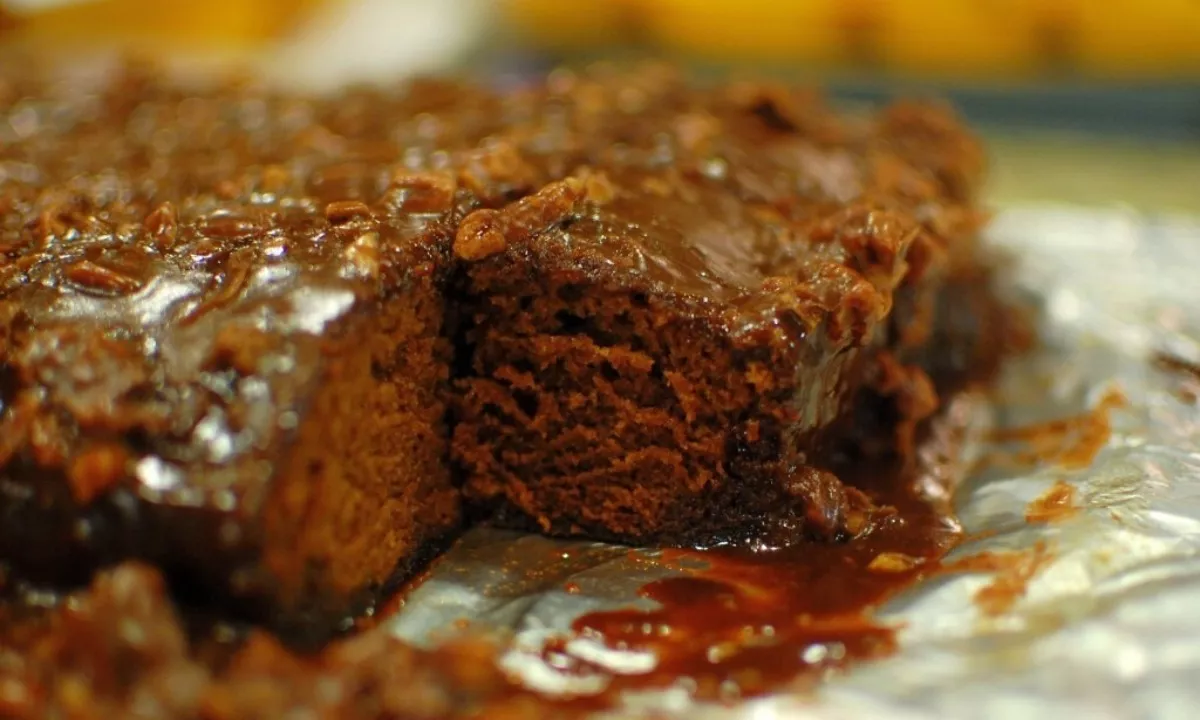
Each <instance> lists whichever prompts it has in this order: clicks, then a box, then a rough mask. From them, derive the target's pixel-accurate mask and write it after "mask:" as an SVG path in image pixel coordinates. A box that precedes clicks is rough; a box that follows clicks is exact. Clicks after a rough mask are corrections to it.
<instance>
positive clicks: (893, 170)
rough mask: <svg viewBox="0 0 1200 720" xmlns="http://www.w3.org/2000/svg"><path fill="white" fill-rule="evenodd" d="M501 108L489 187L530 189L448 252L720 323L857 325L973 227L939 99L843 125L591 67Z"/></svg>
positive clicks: (476, 223)
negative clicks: (651, 300)
mask: <svg viewBox="0 0 1200 720" xmlns="http://www.w3.org/2000/svg"><path fill="white" fill-rule="evenodd" d="M502 113H503V117H504V122H503V123H501V125H500V126H499V128H497V129H495V131H494V132H493V133H492V134H491V135H490V136H489V138H488V140H487V142H488V143H489V145H490V147H491V148H492V154H491V157H492V159H493V160H494V162H492V164H491V168H492V170H493V172H492V175H491V178H490V179H491V180H492V181H493V182H496V181H497V180H499V181H500V182H501V184H502V185H505V184H506V186H507V187H527V188H541V189H540V191H538V192H535V193H534V194H532V195H528V196H526V197H525V198H523V199H522V200H520V201H519V202H516V203H511V204H508V205H506V206H504V207H502V208H500V209H485V210H482V211H480V212H478V213H476V215H474V216H472V217H470V218H468V219H467V221H465V222H464V224H463V226H462V227H460V229H459V232H458V240H457V242H456V253H457V254H458V256H459V257H460V258H462V259H465V260H468V261H478V260H482V259H484V258H486V257H488V256H490V255H493V254H496V253H498V252H501V251H504V250H507V249H510V248H511V249H512V250H513V251H515V252H518V253H525V252H528V253H530V254H532V256H533V257H535V258H537V259H538V260H539V261H540V263H541V264H542V265H543V266H544V267H547V268H553V269H554V271H555V272H559V273H561V274H562V275H563V276H564V277H567V276H571V275H577V276H579V277H580V278H581V280H582V279H584V278H586V280H587V282H589V283H591V284H594V285H609V286H611V287H613V288H616V289H622V290H628V291H635V292H642V293H646V294H649V295H652V296H656V297H660V298H664V299H670V300H671V301H673V304H674V306H675V307H676V309H680V310H684V311H686V312H688V313H692V314H701V315H704V316H705V317H707V318H711V319H713V320H715V321H716V322H717V323H718V324H719V325H721V326H722V327H723V328H724V329H725V330H727V331H735V332H751V333H755V332H758V331H760V330H763V329H770V328H774V327H776V326H777V325H778V322H779V311H780V310H781V309H783V308H786V307H789V306H790V307H792V308H793V309H794V310H795V312H794V313H791V315H793V316H795V317H799V318H800V319H801V321H802V322H801V324H802V325H804V326H805V328H806V329H805V330H804V331H803V332H809V331H811V330H812V329H813V328H815V327H816V325H817V324H819V322H820V319H821V318H823V317H827V316H828V315H829V314H830V313H834V312H836V311H837V310H839V309H840V308H844V307H846V306H849V305H857V306H861V307H862V308H863V310H864V312H865V314H866V315H867V316H869V317H868V318H866V320H867V322H866V324H867V325H870V324H871V322H870V320H872V319H873V320H879V319H881V318H882V317H883V316H885V315H886V314H887V312H888V311H889V309H890V305H891V302H892V294H893V292H894V290H895V289H896V287H897V286H898V285H899V284H900V283H901V282H902V281H904V279H905V278H906V277H910V278H913V279H916V278H917V277H919V276H920V275H921V274H922V273H924V272H926V271H927V270H928V266H929V265H931V264H936V263H938V262H940V261H942V260H944V258H942V257H940V256H942V255H945V254H946V252H945V251H946V250H948V249H950V248H952V247H953V246H954V245H955V244H956V243H957V244H962V243H965V242H967V240H968V239H969V237H970V236H971V235H972V234H973V233H974V230H975V228H976V227H977V223H978V217H977V216H976V214H975V212H974V211H973V209H972V207H971V201H972V199H973V195H974V193H975V191H976V186H977V185H978V181H979V177H980V175H981V172H982V157H981V155H980V151H979V147H978V145H977V144H976V142H975V141H974V139H973V138H971V137H970V136H969V135H968V134H967V133H966V132H965V130H963V129H962V127H961V126H960V125H959V124H958V122H957V121H956V120H955V119H954V117H953V116H952V115H951V114H950V113H948V112H947V111H946V110H944V109H942V108H940V107H936V106H918V105H909V104H898V105H894V106H891V107H889V108H887V109H885V110H883V111H881V112H879V113H878V114H876V115H874V116H853V115H846V114H840V113H836V112H834V111H833V110H832V109H831V108H830V107H828V106H827V105H826V104H825V103H824V102H823V101H822V100H821V99H820V97H819V96H817V95H815V94H813V93H811V92H804V91H798V90H790V89H787V88H782V87H775V86H763V85H751V84H738V83H733V84H727V85H722V86H717V87H713V88H698V87H696V86H693V85H689V84H688V83H686V82H684V81H683V80H682V79H681V78H680V77H678V76H677V75H676V74H674V73H672V72H670V71H667V70H657V69H653V68H651V69H643V70H641V71H640V72H638V73H632V74H630V73H623V72H618V71H609V70H605V69H603V68H601V69H598V70H595V71H592V72H590V73H587V74H583V75H576V74H572V73H558V74H553V75H551V76H550V78H549V79H548V80H547V81H546V82H545V83H543V84H541V85H538V86H535V87H531V88H526V89H524V90H522V91H518V92H515V93H512V94H510V95H508V96H506V97H505V98H504V99H503V110H502ZM496 160H501V161H496ZM547 181H551V182H557V184H551V185H546V184H545V183H546V182H547ZM481 195H482V196H483V197H484V198H485V200H486V199H487V195H488V193H487V191H486V190H485V191H483V192H481ZM490 204H493V205H494V204H495V203H490ZM913 246H919V247H920V249H919V251H915V252H910V248H912V247H913ZM868 305H869V306H871V307H869V308H868V307H866V306H868ZM847 337H849V336H847ZM860 339H861V338H860ZM838 342H840V341H838Z"/></svg>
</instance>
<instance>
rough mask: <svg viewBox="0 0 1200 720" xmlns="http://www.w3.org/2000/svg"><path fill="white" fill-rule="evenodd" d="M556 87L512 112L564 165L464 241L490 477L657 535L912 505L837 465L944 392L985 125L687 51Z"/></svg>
mask: <svg viewBox="0 0 1200 720" xmlns="http://www.w3.org/2000/svg"><path fill="white" fill-rule="evenodd" d="M542 93H543V94H542V95H541V97H540V98H539V99H538V101H536V102H535V103H533V106H534V107H535V108H536V110H535V111H533V112H529V113H526V114H525V115H524V122H525V123H526V124H525V125H522V124H521V120H517V121H515V123H514V125H513V126H510V127H509V128H508V129H507V130H506V132H505V135H504V136H502V137H503V139H504V140H505V141H507V142H510V143H511V144H512V146H513V147H515V148H517V150H514V151H513V153H512V154H513V155H515V156H519V157H520V158H521V159H522V160H523V162H524V163H526V167H525V168H524V169H522V170H520V171H514V172H512V174H513V175H515V176H537V175H539V174H541V175H543V176H550V178H551V179H552V180H553V179H554V178H555V177H557V176H563V177H562V179H558V180H557V181H553V182H551V184H549V185H545V186H544V187H542V189H540V190H539V191H538V192H536V193H534V194H532V195H529V196H527V197H526V198H524V199H522V200H520V201H518V202H515V203H511V204H509V205H507V206H505V207H503V208H501V209H481V210H479V211H476V212H475V213H473V214H471V215H469V216H467V217H466V218H465V219H464V221H463V223H462V224H461V225H460V226H459V228H458V233H457V238H456V241H455V247H454V249H455V254H456V256H457V258H458V259H459V260H461V261H462V262H463V263H464V265H465V269H464V277H465V286H464V290H463V292H464V297H463V299H462V301H461V304H460V308H459V314H460V315H461V317H462V320H461V322H462V326H461V328H460V329H459V332H460V333H461V340H460V347H461V350H460V352H461V353H462V355H463V357H462V358H460V361H461V362H462V363H463V371H462V373H461V377H459V378H457V379H456V381H455V382H456V386H457V387H458V388H459V390H460V396H459V402H458V404H457V405H456V410H457V413H458V415H457V416H456V422H455V429H454V441H453V452H454V458H455V460H456V461H457V462H458V463H460V465H461V466H462V467H463V468H464V469H465V486H464V488H465V496H466V498H467V499H468V500H469V501H470V502H472V503H474V504H475V505H476V506H477V507H478V508H480V509H481V513H482V514H485V515H489V516H493V517H497V518H499V521H500V522H503V523H508V524H516V525H518V526H523V527H530V528H533V529H536V530H540V531H543V532H548V533H552V534H583V535H587V536H591V537H598V538H604V539H610V540H617V541H622V542H631V543H668V544H689V545H691V544H699V545H713V544H725V543H728V542H741V541H744V540H752V541H755V540H756V539H759V538H761V537H762V536H763V534H764V533H767V532H770V533H771V534H772V535H773V536H774V537H776V538H783V537H787V536H790V539H791V540H792V541H795V540H799V539H803V538H805V537H809V538H811V537H813V536H816V537H818V538H823V539H833V538H845V537H847V536H850V535H854V534H857V533H860V532H863V531H864V530H866V529H868V528H869V526H870V524H871V522H872V519H873V518H874V517H877V516H878V515H879V513H880V512H884V513H886V512H887V511H886V509H883V508H876V507H874V506H873V502H872V501H871V499H870V498H869V497H867V496H864V495H863V494H862V493H859V492H858V491H856V490H855V489H853V488H848V487H844V486H843V485H842V484H841V483H840V482H839V481H838V480H837V478H836V477H835V475H834V474H833V473H831V471H832V470H834V469H835V465H836V464H837V463H839V462H841V461H843V459H844V458H845V457H846V456H847V455H851V456H853V455H861V454H862V453H863V452H871V453H875V452H894V453H896V454H897V456H898V457H901V458H902V457H903V456H904V455H906V454H907V453H909V452H910V451H911V445H912V442H913V437H914V428H915V427H916V425H917V424H918V423H920V422H921V421H922V420H923V419H924V418H926V417H927V416H928V415H929V414H930V413H932V412H933V411H934V410H935V409H936V407H937V398H936V394H935V392H934V388H933V385H932V383H931V381H930V379H929V378H928V376H927V375H926V374H925V372H924V370H923V369H922V367H921V366H920V365H919V364H916V363H914V362H913V361H914V360H917V359H919V358H925V357H926V355H927V353H924V352H922V350H923V348H924V347H925V346H926V344H927V343H928V342H929V341H930V338H931V337H933V336H934V332H935V328H934V325H935V323H934V320H935V318H936V317H937V312H936V308H937V303H938V302H939V293H940V289H941V288H942V286H943V284H944V280H945V278H946V276H947V274H948V273H949V272H951V271H952V270H953V269H954V265H956V264H966V265H969V264H970V258H971V256H972V255H973V252H972V245H973V240H974V234H975V231H976V228H977V226H978V214H977V213H976V212H975V211H974V209H973V208H972V200H973V197H974V194H975V190H976V185H977V182H978V178H979V176H980V171H981V165H982V162H981V153H980V151H979V148H978V146H977V145H976V144H975V143H974V141H973V140H972V139H971V138H970V137H969V136H967V135H966V134H965V133H964V132H963V131H962V130H961V128H960V127H959V126H958V125H957V123H956V122H954V120H953V119H952V117H951V116H949V115H948V114H947V113H945V112H944V111H942V110H939V109H937V108H924V109H922V108H918V107H915V106H912V105H897V106H894V107H892V108H889V109H887V110H885V111H884V112H883V113H881V114H880V115H879V116H878V117H875V118H868V119H866V120H855V119H845V118H841V117H839V116H838V115H836V114H834V113H833V112H831V111H830V110H829V109H827V108H826V107H825V106H824V105H823V104H822V103H821V102H820V101H819V100H818V99H816V98H813V97H811V96H809V95H805V94H800V93H796V92H790V91H787V90H783V89H779V88H770V87H768V88H763V87H752V86H739V85H735V86H730V87H725V88H719V89H716V90H707V91H697V90H695V89H692V88H690V87H689V86H687V85H686V84H684V83H681V82H680V81H679V80H678V79H677V78H675V77H674V76H672V75H670V74H662V73H652V74H649V75H647V76H642V77H637V78H633V79H631V78H629V77H627V76H622V75H615V76H610V75H605V74H603V73H601V74H598V75H595V76H591V77H586V78H582V79H575V78H567V79H563V78H558V79H557V82H555V81H552V82H551V83H549V84H548V85H547V87H546V88H544V89H543V90H542ZM519 102H526V103H528V102H529V101H528V100H522V101H519ZM539 113H540V114H539ZM512 116H514V117H516V118H522V117H523V116H522V113H520V112H513V113H512ZM546 168H550V170H549V171H547V170H546ZM939 339H941V340H947V338H945V337H941V338H939ZM952 344H953V343H951V344H949V345H947V346H945V347H943V350H944V351H947V352H948V351H949V350H950V348H951V346H952ZM468 363H469V364H468ZM856 415H857V416H859V417H857V418H856V417H855V416H856ZM846 441H849V442H846ZM777 530H783V531H784V532H782V533H780V532H776V531H777Z"/></svg>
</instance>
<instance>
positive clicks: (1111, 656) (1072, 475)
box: [391, 206, 1200, 720]
mask: <svg viewBox="0 0 1200 720" xmlns="http://www.w3.org/2000/svg"><path fill="white" fill-rule="evenodd" d="M989 242H990V243H991V244H992V245H993V246H994V247H995V248H996V249H997V250H999V251H1001V252H1003V253H1004V254H1006V255H1009V256H1011V258H1012V263H1011V266H1009V267H1008V269H1007V270H1006V275H1005V278H1004V285H1005V289H1006V291H1007V292H1013V293H1020V294H1023V295H1025V296H1027V297H1033V298H1036V301H1037V304H1038V308H1039V314H1038V326H1039V327H1038V329H1039V333H1040V335H1041V344H1040V347H1039V348H1038V349H1037V350H1036V351H1035V352H1033V353H1031V354H1029V355H1027V356H1025V357H1022V358H1020V359H1019V360H1017V361H1015V362H1013V363H1012V364H1010V365H1009V367H1008V368H1007V369H1006V372H1005V374H1004V377H1003V378H1002V379H1001V381H1000V384H999V389H998V391H997V392H996V393H995V399H994V400H993V401H991V402H990V403H989V407H987V408H986V410H987V412H986V413H984V416H981V420H983V421H986V422H988V423H991V424H993V426H995V427H1001V428H1003V427H1020V426H1026V425H1027V424H1028V423H1031V422H1036V421H1039V420H1044V419H1048V418H1054V417H1063V416H1069V415H1072V414H1076V413H1080V412H1082V411H1085V410H1087V409H1088V408H1090V407H1094V406H1095V405H1096V404H1097V403H1100V402H1103V399H1104V398H1105V397H1113V396H1114V393H1116V392H1119V393H1120V394H1121V395H1123V396H1124V397H1125V398H1126V399H1127V402H1126V403H1125V404H1124V406H1123V407H1120V408H1118V409H1116V410H1114V411H1113V412H1111V413H1110V415H1109V417H1110V422H1111V432H1110V434H1109V437H1108V441H1107V444H1106V445H1105V446H1104V447H1103V448H1102V449H1101V450H1100V451H1099V452H1098V454H1096V455H1095V458H1094V460H1093V461H1092V463H1091V465H1090V466H1088V467H1085V468H1082V469H1078V468H1077V469H1070V468H1067V467H1064V466H1062V465H1055V464H1053V463H1045V462H1043V463H1039V464H1035V465H1032V466H1030V465H1026V466H1023V467H1022V466H1018V465H1014V464H1012V463H1008V464H996V463H991V464H983V465H981V468H982V469H981V470H979V471H978V472H975V473H974V474H973V475H972V477H969V478H968V479H967V480H966V482H965V484H964V485H963V486H962V487H961V489H960V490H959V492H958V493H957V495H956V498H957V499H956V504H957V510H958V513H959V515H960V517H961V519H962V521H963V523H964V525H965V528H966V531H967V533H968V536H973V537H977V538H980V539H978V540H973V541H968V542H966V543H964V544H963V545H962V546H961V547H959V548H958V549H956V550H955V552H954V553H953V554H952V555H951V556H950V559H951V560H953V559H954V558H961V557H970V556H976V555H979V554H980V553H982V552H985V551H1001V552H1013V551H1016V552H1018V553H1037V552H1041V553H1042V555H1043V557H1044V558H1045V559H1046V562H1045V563H1044V564H1042V565H1041V566H1040V568H1039V569H1038V570H1037V572H1035V573H1033V576H1032V577H1031V578H1030V579H1029V581H1028V583H1027V587H1026V589H1025V592H1024V593H1023V594H1021V595H1020V596H1019V597H1018V598H1017V600H1016V602H1015V604H1014V605H1013V606H1012V607H1011V609H1009V610H1008V611H1006V612H1003V613H1001V614H998V615H989V614H987V613H985V612H983V611H982V610H981V608H980V606H979V604H978V602H977V601H976V599H975V595H976V593H977V592H978V591H979V590H980V589H981V588H983V587H985V586H987V585H989V584H990V583H993V582H994V578H993V577H992V574H990V573H988V572H969V573H959V574H944V575H939V576H936V577H934V578H933V579H931V580H928V581H926V582H924V583H922V584H919V585H917V586H916V587H914V588H912V589H911V590H909V591H906V592H905V593H903V594H902V595H900V596H898V597H896V598H894V599H893V600H892V601H890V602H889V603H888V604H887V605H886V606H884V607H883V608H881V609H880V610H879V611H878V612H877V613H876V617H877V618H878V619H879V620H880V621H882V622H885V623H889V624H895V625H896V626H898V627H899V628H900V629H899V631H898V642H899V650H898V652H896V653H895V654H894V655H893V656H891V657H889V658H887V659H885V660H882V661H876V662H870V663H863V664H860V665H857V666H854V667H853V668H852V669H851V670H850V671H848V672H846V673H844V674H841V675H838V676H836V677H834V678H832V679H831V680H830V681H829V682H827V683H825V684H824V685H822V686H821V688H820V689H819V690H818V691H816V692H815V693H812V694H806V695H804V696H799V695H787V694H779V695H775V696H771V697H766V698H760V699H756V700H751V701H744V702H740V703H734V704H722V705H716V704H713V705H698V704H693V703H692V702H691V701H690V700H689V699H688V697H687V694H686V692H684V691H682V690H670V689H668V690H664V691H656V692H650V693H644V694H640V695H636V696H627V697H626V698H625V706H624V707H623V708H622V709H621V710H619V711H616V712H614V713H613V714H614V715H619V716H638V715H643V714H646V713H648V712H654V711H657V712H664V713H665V714H667V715H668V716H682V715H685V714H686V715H687V716H688V717H689V718H691V719H693V720H699V719H701V718H710V717H711V718H754V719H755V720H769V719H771V718H877V717H893V718H907V717H913V718H922V717H1010V716H1011V717H1021V718H1042V717H1046V718H1055V719H1056V720H1057V719H1058V718H1060V717H1063V716H1065V715H1070V714H1073V715H1075V716H1077V717H1088V718H1135V717H1137V718H1141V717H1160V718H1173V717H1180V718H1192V717H1197V716H1198V715H1200V552H1198V551H1200V404H1198V403H1197V401H1196V400H1195V399H1194V397H1195V395H1194V394H1192V395H1189V394H1188V392H1183V391H1181V390H1186V385H1187V383H1189V382H1194V383H1197V390H1200V382H1197V381H1195V380H1191V381H1189V380H1188V379H1187V378H1186V377H1184V376H1182V375H1180V374H1179V373H1175V372H1170V371H1167V370H1164V369H1162V368H1161V367H1159V366H1158V365H1156V364H1155V362H1154V358H1155V357H1156V356H1157V355H1158V354H1160V353H1166V354H1169V355H1171V356H1175V357H1179V358H1182V359H1185V360H1191V361H1198V360H1200V284H1198V281H1197V279H1196V272H1197V269H1200V219H1187V218H1161V217H1160V218H1147V217H1142V216H1138V215H1137V214H1134V213H1132V212H1130V211H1123V210H1111V211H1094V210H1082V209H1075V208H1064V207H1053V206H1047V207H1022V208H1014V209H1010V210H1008V211H1006V212H1003V213H1001V214H1000V215H999V216H998V218H997V220H996V222H995V223H994V225H993V227H992V229H991V231H990V235H989ZM980 437H985V436H983V435H980ZM992 450H994V448H989V447H987V446H986V443H985V442H984V441H983V440H982V439H981V440H979V441H978V442H976V443H972V444H971V446H970V447H968V448H965V450H964V451H965V452H968V453H974V454H976V455H979V456H981V457H983V456H986V455H987V454H989V453H990V452H991V451H992ZM1006 465H1007V466H1006ZM1060 482H1066V483H1069V484H1070V485H1071V486H1073V487H1074V488H1075V497H1076V500H1075V504H1076V505H1078V506H1079V511H1078V512H1076V513H1074V514H1073V515H1072V516H1071V517H1068V518H1065V519H1063V520H1061V521H1058V522H1053V523H1042V524H1031V523H1029V522H1027V521H1026V518H1025V515H1026V511H1027V508H1028V507H1029V506H1030V503H1031V502H1032V501H1034V500H1035V499H1036V498H1038V497H1040V496H1042V495H1043V494H1044V493H1046V492H1047V490H1048V489H1050V488H1052V487H1053V486H1054V485H1055V484H1056V483H1060ZM673 572H677V571H676V570H672V569H670V568H668V567H666V566H664V565H662V564H660V563H658V562H656V560H655V554H654V552H652V551H649V552H645V553H630V552H629V550H628V549H627V548H620V547H613V546H608V545H601V544H595V543H584V542H562V541H554V540H548V539H545V538H541V537H537V536H531V535H519V534H514V533H508V532H501V531H496V530H490V529H480V530H476V531H474V532H472V533H471V534H470V535H468V536H467V537H466V538H465V539H464V541H463V542H462V543H460V544H459V545H458V546H457V547H456V548H455V549H454V550H453V551H451V552H450V553H449V554H448V555H447V556H446V557H444V558H443V559H442V560H441V561H440V562H439V563H438V564H437V565H436V566H435V569H434V571H433V572H432V574H431V576H430V578H429V580H428V581H427V582H425V583H424V584H423V585H422V586H420V587H419V588H418V589H417V590H416V591H415V592H414V593H413V594H412V595H411V596H410V598H409V599H408V602H407V604H406V606H405V608H404V609H403V611H402V612H400V613H399V614H398V615H396V616H395V617H394V619H393V620H392V621H391V622H392V624H391V628H392V629H393V630H394V631H395V632H396V633H398V634H399V635H401V636H403V637H405V638H407V639H409V640H411V641H413V642H417V643H425V644H428V643H435V642H437V641H438V639H439V638H443V637H446V636H447V635H449V634H452V633H454V632H457V631H459V630H460V629H461V628H462V627H463V622H464V620H465V621H469V622H470V623H471V626H472V627H473V628H476V629H478V628H491V629H496V630H504V631H512V633H513V640H512V643H511V647H510V649H509V650H508V652H507V653H506V654H505V655H504V657H503V660H502V662H503V663H504V665H505V666H506V667H507V668H508V669H509V670H511V671H512V672H513V673H514V674H515V675H518V676H520V677H521V678H522V679H523V681H524V682H525V683H527V684H528V685H530V686H532V687H537V688H540V689H542V690H545V691H547V692H563V691H566V692H577V693H578V692H583V693H587V692H594V691H596V690H599V689H601V688H603V687H604V685H605V683H606V675H605V674H604V673H601V672H597V673H596V674H594V675H591V676H578V675H570V676H567V675H564V674H561V673H560V672H558V671H557V670H555V669H554V668H552V667H549V666H547V665H546V664H545V663H543V662H542V661H541V660H540V656H539V654H538V652H537V651H538V650H539V649H540V648H541V646H542V642H543V641H544V640H545V639H547V638H548V637H551V636H555V635H561V634H562V633H564V632H565V631H566V630H567V629H568V628H569V627H570V624H571V621H572V620H573V619H574V618H576V617H577V616H579V615H581V614H583V613H586V612H590V611H594V610H599V609H607V608H616V607H628V606H630V605H631V604H632V605H639V604H640V605H643V606H649V605H648V603H649V601H647V600H644V599H639V598H638V597H637V594H636V593H637V590H638V588H639V587H640V586H641V585H643V584H644V583H646V582H648V581H650V580H654V579H658V578H661V577H664V576H666V575H667V574H669V573H673ZM568 582H569V583H573V584H574V586H576V587H574V588H573V590H576V589H577V590H578V592H572V593H568V592H567V591H566V590H565V589H564V586H565V585H566V584H567V583H568ZM567 652H568V653H569V654H572V655H575V656H576V657H579V658H582V659H585V660H587V661H588V663H589V664H590V666H593V667H601V668H607V669H608V670H609V671H611V672H613V673H636V672H640V671H644V670H645V669H647V668H649V667H653V665H654V663H655V658H654V657H653V656H652V655H648V654H645V653H633V652H625V653H622V652H616V651H613V650H611V649H608V648H605V647H604V646H603V645H600V644H597V643H595V642H593V641H587V640H577V641H575V642H572V643H569V644H568V645H567Z"/></svg>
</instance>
